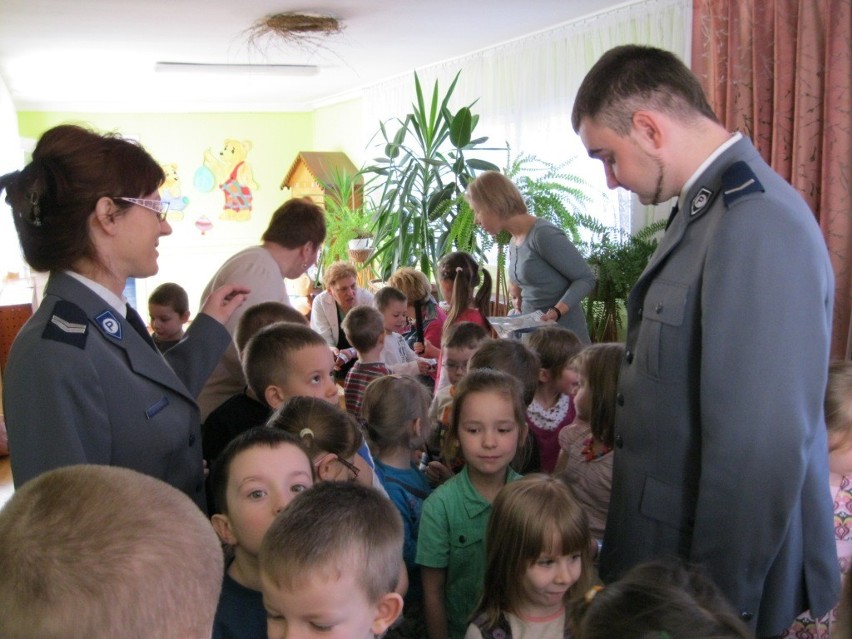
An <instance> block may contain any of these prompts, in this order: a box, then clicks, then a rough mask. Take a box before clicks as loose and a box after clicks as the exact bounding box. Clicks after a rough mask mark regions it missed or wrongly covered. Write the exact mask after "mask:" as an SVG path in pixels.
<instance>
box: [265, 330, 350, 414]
mask: <svg viewBox="0 0 852 639" xmlns="http://www.w3.org/2000/svg"><path fill="white" fill-rule="evenodd" d="M288 363H289V367H288V371H289V372H288V373H287V377H286V379H284V380H283V383H281V384H279V385H278V387H277V388H278V391H279V393H280V395H281V400H282V401H281V402H280V403H281V404H283V403H284V402H285V401H286V400H288V399H290V398H291V397H299V396H304V397H316V398H317V399H324V400H326V401H327V402H330V403H332V404H336V403H337V384H335V383H334V355H333V354H332V352H331V349H330V348H329V347H328V346H327V345H325V344H311V345H310V346H305V347H304V348H301V349H299V350H298V351H295V352H294V353H291V354H290V358H289V362H288ZM267 401H268V400H267ZM270 405H272V403H271V402H270ZM276 407H277V406H273V408H276Z"/></svg>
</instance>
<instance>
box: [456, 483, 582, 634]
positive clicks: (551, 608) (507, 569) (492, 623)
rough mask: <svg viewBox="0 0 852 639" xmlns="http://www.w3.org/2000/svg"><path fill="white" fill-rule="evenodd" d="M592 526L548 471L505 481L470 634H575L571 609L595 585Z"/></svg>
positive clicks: (490, 533) (491, 526) (497, 501)
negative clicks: (483, 587)
mask: <svg viewBox="0 0 852 639" xmlns="http://www.w3.org/2000/svg"><path fill="white" fill-rule="evenodd" d="M590 542H591V536H590V535H589V526H588V523H587V521H586V515H585V514H584V513H583V509H582V508H581V507H580V505H579V504H578V503H577V501H576V500H575V499H574V496H573V495H572V494H571V490H570V489H569V488H568V487H567V486H566V485H565V484H563V483H562V482H561V481H559V480H558V479H555V478H552V477H549V476H547V475H528V476H526V477H524V478H523V479H519V480H518V481H516V482H513V483H511V484H507V485H506V486H505V487H504V488H503V489H502V490H501V491H500V492H499V493H498V495H497V499H495V500H494V506H493V510H492V513H491V520H490V521H489V522H488V534H487V536H486V542H485V548H486V568H485V584H486V586H485V592H484V593H483V595H482V599H481V600H480V602H479V606H478V607H477V609H476V612H475V613H474V618H473V622H472V623H471V625H470V626H468V629H467V633H466V634H465V639H497V638H498V637H499V638H506V639H508V638H511V637H570V636H571V635H570V633H569V631H568V621H569V619H570V617H569V615H568V614H567V612H566V611H567V609H570V607H571V605H572V603H573V602H574V601H576V600H577V599H579V598H580V597H582V596H583V595H584V594H585V593H586V592H587V591H588V589H589V587H590V586H591V585H592V574H593V572H594V569H593V568H592V560H591V556H590Z"/></svg>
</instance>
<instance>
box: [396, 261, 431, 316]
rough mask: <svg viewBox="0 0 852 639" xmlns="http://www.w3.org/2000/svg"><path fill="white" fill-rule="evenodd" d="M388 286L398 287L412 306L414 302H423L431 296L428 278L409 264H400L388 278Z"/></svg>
mask: <svg viewBox="0 0 852 639" xmlns="http://www.w3.org/2000/svg"><path fill="white" fill-rule="evenodd" d="M388 286H393V287H394V288H397V289H399V290H400V291H402V293H403V294H404V295H405V297H406V298H407V299H408V303H409V304H411V305H412V306H413V305H414V304H415V302H421V303H425V302H428V301H429V298H430V297H431V296H432V285H431V284H430V283H429V278H428V277H426V275H424V274H423V273H422V272H421V271H418V270H417V269H415V268H412V267H410V266H400V267H399V268H398V269H396V271H394V272H393V275H391V276H390V277H389V278H388Z"/></svg>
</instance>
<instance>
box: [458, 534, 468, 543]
mask: <svg viewBox="0 0 852 639" xmlns="http://www.w3.org/2000/svg"><path fill="white" fill-rule="evenodd" d="M465 541H467V537H465V536H464V535H459V543H460V544H463V543H464V542H465Z"/></svg>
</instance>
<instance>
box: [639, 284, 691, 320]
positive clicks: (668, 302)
mask: <svg viewBox="0 0 852 639" xmlns="http://www.w3.org/2000/svg"><path fill="white" fill-rule="evenodd" d="M688 293H689V287H688V286H687V285H686V284H678V283H675V282H666V281H660V280H657V281H655V282H654V284H653V285H652V286H651V287H650V288H649V289H648V293H647V294H646V295H645V304H644V305H643V306H642V318H643V319H646V320H655V321H658V322H662V323H663V324H670V325H672V326H680V325H681V324H682V323H683V315H684V309H686V298H687V295H688Z"/></svg>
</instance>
